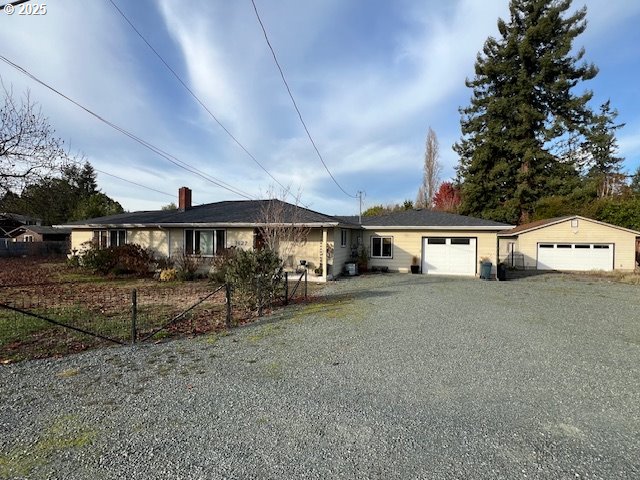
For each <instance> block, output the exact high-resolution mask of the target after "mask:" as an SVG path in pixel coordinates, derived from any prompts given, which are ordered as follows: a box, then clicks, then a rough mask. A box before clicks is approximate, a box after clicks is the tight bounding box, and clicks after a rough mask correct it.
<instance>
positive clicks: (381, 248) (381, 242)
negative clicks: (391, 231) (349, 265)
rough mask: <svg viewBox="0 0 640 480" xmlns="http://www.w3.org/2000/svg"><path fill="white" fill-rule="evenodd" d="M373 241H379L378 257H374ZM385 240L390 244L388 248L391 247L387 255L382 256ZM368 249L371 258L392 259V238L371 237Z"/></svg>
mask: <svg viewBox="0 0 640 480" xmlns="http://www.w3.org/2000/svg"><path fill="white" fill-rule="evenodd" d="M374 239H379V240H380V255H374V249H373V241H374ZM385 240H389V242H390V244H391V245H390V246H391V251H390V253H389V255H384V241H385ZM369 246H370V248H371V254H370V256H371V258H381V259H386V260H388V259H390V258H393V237H392V236H387V235H385V236H372V237H371V242H370V245H369Z"/></svg>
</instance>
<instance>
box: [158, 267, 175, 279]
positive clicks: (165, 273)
mask: <svg viewBox="0 0 640 480" xmlns="http://www.w3.org/2000/svg"><path fill="white" fill-rule="evenodd" d="M177 279H178V271H177V270H176V269H175V268H165V269H163V270H160V281H161V282H173V281H175V280H177Z"/></svg>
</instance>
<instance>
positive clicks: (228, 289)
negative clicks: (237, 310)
mask: <svg viewBox="0 0 640 480" xmlns="http://www.w3.org/2000/svg"><path fill="white" fill-rule="evenodd" d="M224 288H225V293H226V297H227V318H226V321H225V323H226V325H227V328H229V327H230V326H231V285H230V284H228V283H226V284H225V286H224Z"/></svg>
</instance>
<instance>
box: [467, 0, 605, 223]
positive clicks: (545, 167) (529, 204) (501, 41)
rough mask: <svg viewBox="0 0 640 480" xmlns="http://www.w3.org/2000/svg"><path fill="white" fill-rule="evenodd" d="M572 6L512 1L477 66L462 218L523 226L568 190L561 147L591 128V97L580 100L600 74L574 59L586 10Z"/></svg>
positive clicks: (572, 177)
mask: <svg viewBox="0 0 640 480" xmlns="http://www.w3.org/2000/svg"><path fill="white" fill-rule="evenodd" d="M570 6H571V0H511V2H510V5H509V10H510V18H509V21H508V22H506V21H504V20H502V19H499V20H498V30H499V32H500V36H499V38H497V39H495V38H493V37H489V38H488V39H487V41H486V42H485V44H484V48H483V50H482V53H479V54H478V57H477V60H476V64H475V78H474V79H473V80H467V82H466V84H467V86H468V87H469V88H471V89H472V90H473V95H472V98H471V104H470V105H469V106H468V107H466V108H462V109H461V110H460V113H461V116H462V118H461V127H462V138H461V140H460V141H459V142H458V143H457V144H456V145H455V146H454V150H455V151H456V152H457V153H458V154H459V155H460V164H459V166H458V180H459V181H460V182H461V183H462V199H463V200H462V205H461V209H460V210H461V213H465V214H472V215H478V216H482V217H485V218H491V219H495V220H502V221H508V222H514V223H515V222H525V221H527V220H528V219H529V218H530V215H531V214H532V212H533V208H534V204H535V202H536V201H537V200H539V199H540V198H542V197H544V196H546V195H548V194H551V193H556V194H557V193H559V192H562V191H563V190H568V189H570V188H571V187H572V186H573V185H575V182H576V181H577V178H578V174H577V171H576V168H575V166H574V165H573V164H571V163H570V162H565V161H561V160H559V152H558V151H557V150H556V149H557V144H558V143H557V142H558V141H559V140H561V139H563V138H566V137H567V136H568V135H569V134H571V133H572V132H581V133H582V132H583V129H584V126H585V125H586V124H587V123H588V118H589V109H588V106H587V103H588V101H589V100H590V99H591V92H588V91H587V92H584V93H582V94H579V95H577V94H574V93H573V89H574V87H575V86H576V85H578V84H579V83H580V82H581V81H584V80H589V79H591V78H593V77H594V76H595V75H596V74H597V69H596V67H595V66H593V65H592V64H588V63H581V60H582V58H583V56H584V50H582V49H581V50H579V51H578V52H577V53H575V55H572V54H571V52H572V45H573V41H574V39H575V38H576V37H577V36H578V35H580V34H581V33H582V32H583V31H584V30H585V28H586V21H585V16H586V9H585V8H583V9H580V10H578V11H577V12H575V13H573V14H572V15H567V14H566V12H567V10H568V9H569V8H570Z"/></svg>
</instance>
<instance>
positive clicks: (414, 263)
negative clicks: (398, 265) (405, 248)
mask: <svg viewBox="0 0 640 480" xmlns="http://www.w3.org/2000/svg"><path fill="white" fill-rule="evenodd" d="M411 273H420V264H419V262H418V257H416V256H415V255H414V256H413V258H412V259H411Z"/></svg>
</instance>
